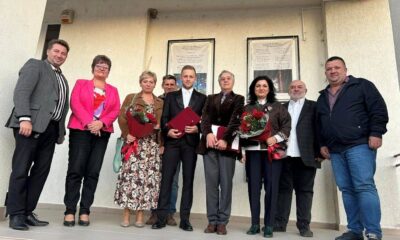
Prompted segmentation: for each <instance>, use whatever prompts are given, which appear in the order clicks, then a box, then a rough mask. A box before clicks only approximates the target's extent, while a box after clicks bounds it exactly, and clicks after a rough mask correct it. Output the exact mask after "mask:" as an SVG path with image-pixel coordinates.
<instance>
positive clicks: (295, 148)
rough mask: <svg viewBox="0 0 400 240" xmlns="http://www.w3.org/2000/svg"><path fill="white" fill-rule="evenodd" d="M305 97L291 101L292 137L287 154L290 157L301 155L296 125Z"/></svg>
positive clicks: (289, 110) (289, 109)
mask: <svg viewBox="0 0 400 240" xmlns="http://www.w3.org/2000/svg"><path fill="white" fill-rule="evenodd" d="M304 100H305V98H301V99H299V100H297V101H296V102H295V101H293V100H290V101H289V107H288V112H289V114H290V117H291V118H292V129H291V130H290V137H289V140H288V148H287V151H286V154H287V155H288V156H290V157H301V156H300V150H299V144H298V142H297V134H296V126H297V122H298V121H299V116H300V113H301V109H302V108H303V106H304Z"/></svg>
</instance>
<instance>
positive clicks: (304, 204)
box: [274, 80, 321, 237]
mask: <svg viewBox="0 0 400 240" xmlns="http://www.w3.org/2000/svg"><path fill="white" fill-rule="evenodd" d="M306 92H307V88H306V84H305V83H304V82H303V81H300V80H294V81H292V82H291V84H290V86H289V95H290V101H289V102H288V103H286V104H285V106H286V107H287V108H288V111H289V113H290V117H291V118H292V130H291V131H290V137H289V140H288V148H287V151H286V154H287V157H286V158H284V159H282V161H283V166H282V173H281V177H280V181H279V196H278V210H277V211H276V212H277V214H276V216H275V226H274V231H276V232H285V231H286V225H287V223H288V220H289V215H290V207H291V204H292V194H293V189H294V190H295V192H296V208H297V209H296V210H297V211H296V213H297V224H296V225H297V228H298V229H299V231H300V235H301V236H303V237H312V236H313V232H312V231H311V230H310V222H311V206H312V199H313V195H314V179H315V174H316V171H317V168H320V167H321V163H320V162H319V161H318V152H319V150H318V145H317V141H316V138H315V136H316V132H315V105H316V104H315V102H314V101H311V100H308V99H306V98H305V95H306Z"/></svg>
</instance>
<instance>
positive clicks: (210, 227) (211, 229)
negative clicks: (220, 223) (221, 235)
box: [204, 224, 217, 233]
mask: <svg viewBox="0 0 400 240" xmlns="http://www.w3.org/2000/svg"><path fill="white" fill-rule="evenodd" d="M216 231H217V225H214V224H208V225H207V227H206V229H204V233H215V232H216Z"/></svg>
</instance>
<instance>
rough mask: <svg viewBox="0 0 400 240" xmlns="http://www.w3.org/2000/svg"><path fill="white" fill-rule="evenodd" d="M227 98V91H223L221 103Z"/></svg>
mask: <svg viewBox="0 0 400 240" xmlns="http://www.w3.org/2000/svg"><path fill="white" fill-rule="evenodd" d="M225 98H226V93H223V94H222V97H221V104H222V103H224V101H225Z"/></svg>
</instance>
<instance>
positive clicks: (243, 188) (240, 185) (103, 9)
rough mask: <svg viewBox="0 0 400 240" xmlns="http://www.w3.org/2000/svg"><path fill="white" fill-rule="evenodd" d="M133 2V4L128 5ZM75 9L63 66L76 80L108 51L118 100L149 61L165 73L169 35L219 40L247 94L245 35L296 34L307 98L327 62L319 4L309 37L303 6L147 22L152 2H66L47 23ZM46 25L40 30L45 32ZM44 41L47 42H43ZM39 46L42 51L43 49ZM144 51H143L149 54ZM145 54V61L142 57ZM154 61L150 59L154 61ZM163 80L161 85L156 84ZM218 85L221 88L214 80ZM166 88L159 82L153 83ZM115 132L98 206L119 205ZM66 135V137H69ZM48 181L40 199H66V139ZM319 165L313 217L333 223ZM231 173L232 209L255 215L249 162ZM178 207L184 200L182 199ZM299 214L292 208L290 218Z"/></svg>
mask: <svg viewBox="0 0 400 240" xmlns="http://www.w3.org/2000/svg"><path fill="white" fill-rule="evenodd" d="M128 2H129V4H128ZM67 8H71V9H74V10H75V16H76V17H75V21H74V23H73V24H71V25H62V28H61V35H60V37H61V38H63V39H65V40H67V41H68V42H69V43H70V45H71V52H70V54H69V57H68V59H67V61H66V63H65V65H64V66H63V71H64V73H65V74H66V76H67V78H68V81H69V83H70V85H71V87H72V86H73V84H74V83H75V81H76V79H77V78H82V77H83V78H90V77H91V73H90V63H91V60H92V58H93V57H94V56H95V55H96V54H101V53H104V54H106V55H108V56H109V57H110V58H111V60H112V61H113V66H112V69H111V74H110V77H109V79H108V82H110V83H111V84H114V85H116V86H117V87H118V88H119V91H120V98H121V100H122V99H123V98H124V97H125V95H126V94H128V93H130V92H137V91H139V90H140V87H139V84H138V76H139V74H140V72H141V71H142V70H143V69H144V68H145V66H147V65H148V64H150V65H149V69H150V70H152V71H154V72H156V73H157V74H158V76H159V79H161V77H162V75H164V74H165V71H166V58H167V57H166V54H167V41H168V40H171V39H191V38H192V39H195V38H215V41H216V45H215V79H216V78H217V75H218V73H219V72H220V71H221V70H223V69H228V70H231V71H233V72H234V73H235V74H236V86H235V89H234V90H235V91H236V92H238V93H240V94H242V95H245V94H246V92H247V91H246V38H247V37H266V36H287V35H299V37H300V62H301V67H300V68H301V76H302V78H303V80H305V81H306V83H307V84H308V88H309V93H308V94H309V95H308V96H309V98H310V99H316V97H317V96H318V93H317V92H318V90H320V89H321V88H322V87H323V85H324V83H323V81H321V79H323V68H322V64H323V61H324V60H325V47H324V44H325V43H324V40H323V34H322V32H323V26H322V16H321V9H320V8H307V9H304V11H303V12H304V14H303V16H304V26H305V31H306V41H303V40H301V39H302V38H301V37H302V28H301V9H300V8H286V9H285V8H275V9H260V10H230V11H200V12H198V11H196V12H194V11H193V12H162V11H160V13H159V15H158V18H157V19H155V20H151V21H150V22H148V21H147V18H146V11H147V8H148V6H144V5H141V4H133V3H132V1H117V2H114V1H103V3H102V5H99V4H98V3H97V1H84V2H82V1H77V0H76V1H66V2H64V3H63V4H62V5H61V6H60V5H52V6H49V7H48V8H47V9H46V16H45V19H44V22H45V24H52V23H57V22H58V16H59V13H60V12H61V10H62V9H67ZM44 30H45V27H43V30H42V32H43V33H44ZM41 42H43V40H41ZM41 47H42V46H41V44H39V46H38V53H37V56H39V55H40V49H41ZM145 56H146V57H145ZM145 58H146V59H145ZM150 59H151V60H150ZM158 85H160V83H158ZM214 89H215V91H218V89H219V86H218V83H217V81H216V80H215V81H214ZM156 93H157V94H159V93H161V87H160V86H158V87H157V88H156ZM115 127H116V129H117V130H116V134H114V135H113V136H112V137H111V140H110V143H109V148H108V150H107V153H106V156H105V159H104V164H103V169H102V172H101V176H100V181H99V185H98V188H97V192H96V198H95V202H94V206H104V207H111V208H113V207H116V206H115V205H114V204H113V193H114V188H115V182H116V175H115V174H114V173H113V172H112V169H111V161H112V156H113V153H114V144H115V138H116V137H117V136H118V134H119V133H120V132H119V129H118V127H117V124H115ZM67 140H68V139H67ZM56 151H57V153H56V155H55V157H54V162H53V166H52V170H51V173H50V176H49V180H48V181H47V183H46V186H45V189H44V191H43V194H42V197H41V199H40V202H42V203H57V204H62V202H63V195H64V182H65V174H66V168H67V155H68V145H67V144H64V145H62V146H60V147H59V148H57V150H56ZM323 165H324V166H323V169H322V170H320V171H318V174H317V178H316V186H315V192H316V193H315V202H314V208H313V221H316V222H323V223H334V222H335V221H336V220H335V210H334V209H335V205H334V202H333V201H331V199H332V198H334V186H333V183H332V176H331V171H330V164H329V163H328V162H326V163H324V164H323ZM236 169H237V170H236V175H235V179H234V184H235V188H234V196H233V206H232V214H233V215H238V216H250V211H249V204H248V198H247V185H246V183H245V181H244V167H243V165H241V164H240V163H238V164H237V168H236ZM194 187H195V189H194V192H195V196H194V202H193V212H194V213H205V211H206V208H205V185H204V170H203V165H202V159H201V157H199V160H198V164H197V170H196V178H195V186H194ZM177 206H179V201H178V204H177ZM294 217H295V214H294V213H293V214H292V219H293V218H294Z"/></svg>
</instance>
